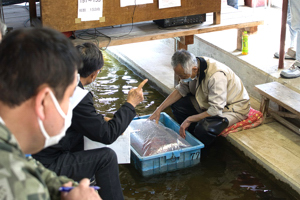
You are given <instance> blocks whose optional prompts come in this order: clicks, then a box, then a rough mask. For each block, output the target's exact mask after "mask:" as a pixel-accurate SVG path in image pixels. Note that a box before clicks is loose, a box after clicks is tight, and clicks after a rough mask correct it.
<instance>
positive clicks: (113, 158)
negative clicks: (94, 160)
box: [100, 147, 118, 163]
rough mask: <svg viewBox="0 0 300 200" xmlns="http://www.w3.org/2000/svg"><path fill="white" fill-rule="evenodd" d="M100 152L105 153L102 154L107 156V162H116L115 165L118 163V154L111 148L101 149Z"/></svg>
mask: <svg viewBox="0 0 300 200" xmlns="http://www.w3.org/2000/svg"><path fill="white" fill-rule="evenodd" d="M100 150H102V151H103V153H102V154H104V155H105V157H106V160H107V161H108V162H115V163H117V162H118V159H117V154H116V152H115V151H114V150H112V149H111V148H108V147H104V148H101V149H100Z"/></svg>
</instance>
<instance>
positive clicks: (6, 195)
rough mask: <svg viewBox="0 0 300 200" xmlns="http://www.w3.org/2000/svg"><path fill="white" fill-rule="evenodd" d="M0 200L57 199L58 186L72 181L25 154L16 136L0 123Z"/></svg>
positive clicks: (58, 197)
mask: <svg viewBox="0 0 300 200" xmlns="http://www.w3.org/2000/svg"><path fill="white" fill-rule="evenodd" d="M0 160H1V161H0V199H8V200H10V199H18V200H22V199H26V200H27V199H35V200H40V199H52V200H54V199H60V192H59V191H58V188H59V187H60V186H61V185H62V184H63V183H66V182H69V181H72V180H71V179H68V178H67V177H64V176H59V177H58V176H57V175H56V174H55V173H54V172H52V171H50V170H48V169H46V168H45V167H43V165H42V164H41V163H39V162H38V161H36V160H34V159H33V158H32V157H31V156H30V157H27V158H26V157H25V155H24V153H23V152H22V150H21V149H20V146H19V144H18V142H17V140H16V138H15V137H14V136H13V135H12V134H11V133H10V131H9V130H8V129H7V128H6V127H5V126H4V125H2V124H1V123H0Z"/></svg>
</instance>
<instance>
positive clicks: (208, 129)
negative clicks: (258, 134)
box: [150, 49, 250, 146]
mask: <svg viewBox="0 0 300 200" xmlns="http://www.w3.org/2000/svg"><path fill="white" fill-rule="evenodd" d="M171 64H172V66H173V69H174V72H175V74H176V75H178V76H179V77H180V79H181V81H180V83H179V84H178V85H177V86H176V87H175V89H176V90H174V91H173V92H172V93H171V94H170V95H169V96H168V97H167V98H166V99H165V101H164V102H163V103H162V104H161V105H160V106H159V107H158V108H157V109H156V111H155V112H154V113H153V114H152V115H151V116H150V119H152V120H153V119H155V120H156V121H158V120H159V117H160V113H161V112H162V111H163V110H164V109H165V108H166V107H168V106H170V105H172V106H171V108H172V112H173V114H174V116H175V117H176V120H177V122H178V123H179V124H181V126H180V135H181V136H182V137H184V138H185V130H188V131H189V132H190V133H192V134H193V135H194V136H195V137H196V138H198V139H199V140H200V141H201V142H203V143H204V145H206V146H208V145H210V144H211V143H212V142H213V141H214V139H215V138H216V136H217V135H218V134H220V133H221V132H222V131H223V130H224V129H225V128H226V127H228V126H231V125H232V124H234V123H237V122H239V121H242V120H244V119H246V118H247V114H248V112H249V109H250V99H249V95H248V93H247V91H246V89H245V87H244V86H243V83H242V81H241V79H240V78H239V77H238V76H237V75H236V74H235V73H234V72H233V71H232V70H231V69H230V68H229V67H227V66H226V65H224V64H222V63H220V62H218V61H216V60H214V59H212V58H207V57H197V58H196V57H195V56H194V55H193V54H192V53H190V52H188V51H186V50H183V49H181V50H179V51H177V52H175V53H174V55H173V56H172V62H171Z"/></svg>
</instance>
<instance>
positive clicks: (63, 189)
mask: <svg viewBox="0 0 300 200" xmlns="http://www.w3.org/2000/svg"><path fill="white" fill-rule="evenodd" d="M90 187H91V188H94V189H95V190H99V189H100V187H98V186H90ZM73 188H75V187H60V188H59V189H58V190H59V191H61V192H70V191H71V190H72V189H73Z"/></svg>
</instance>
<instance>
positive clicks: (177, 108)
mask: <svg viewBox="0 0 300 200" xmlns="http://www.w3.org/2000/svg"><path fill="white" fill-rule="evenodd" d="M190 96H191V95H190V94H188V95H187V96H185V97H182V98H181V99H179V100H178V101H176V102H175V103H174V104H172V105H171V109H172V112H173V115H174V116H175V118H176V121H177V122H178V124H179V125H181V124H182V122H183V121H184V120H185V119H186V118H188V117H189V116H192V115H197V114H199V113H198V112H197V110H196V109H195V108H194V106H193V104H192V102H191V99H190ZM196 125H197V122H194V123H191V125H190V126H189V127H188V131H189V132H190V133H191V134H194V129H195V126H196Z"/></svg>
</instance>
